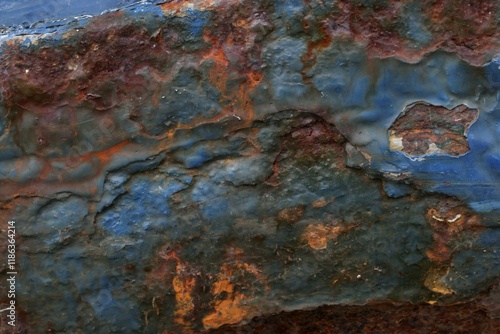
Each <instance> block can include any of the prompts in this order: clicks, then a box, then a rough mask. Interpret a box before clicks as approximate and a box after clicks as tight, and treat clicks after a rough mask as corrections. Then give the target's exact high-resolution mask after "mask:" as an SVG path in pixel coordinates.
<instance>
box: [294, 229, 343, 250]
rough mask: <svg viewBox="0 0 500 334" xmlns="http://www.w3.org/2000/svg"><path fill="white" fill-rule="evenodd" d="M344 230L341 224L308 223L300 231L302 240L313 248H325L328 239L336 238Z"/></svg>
mask: <svg viewBox="0 0 500 334" xmlns="http://www.w3.org/2000/svg"><path fill="white" fill-rule="evenodd" d="M343 230H344V228H343V227H341V226H331V225H323V224H309V225H307V227H306V229H305V230H304V232H303V233H302V240H305V241H307V244H308V245H309V247H311V248H312V249H315V250H320V249H326V247H327V244H328V240H332V239H335V238H337V236H338V235H339V234H340V233H341V232H342V231H343Z"/></svg>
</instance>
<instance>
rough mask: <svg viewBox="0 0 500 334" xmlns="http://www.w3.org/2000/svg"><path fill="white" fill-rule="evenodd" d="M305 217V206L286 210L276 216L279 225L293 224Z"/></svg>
mask: <svg viewBox="0 0 500 334" xmlns="http://www.w3.org/2000/svg"><path fill="white" fill-rule="evenodd" d="M303 215H304V206H296V207H292V208H286V209H283V210H281V211H280V212H278V215H277V216H276V221H277V222H278V223H286V224H293V223H296V222H298V221H299V220H300V218H302V216H303Z"/></svg>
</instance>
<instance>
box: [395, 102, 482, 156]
mask: <svg viewBox="0 0 500 334" xmlns="http://www.w3.org/2000/svg"><path fill="white" fill-rule="evenodd" d="M478 114H479V112H478V110H477V109H471V108H468V107H466V106H465V105H463V104H462V105H459V106H457V107H455V108H453V109H451V110H450V109H447V108H444V107H438V106H433V105H429V104H426V103H422V102H418V103H415V104H412V105H410V106H409V107H407V108H406V110H405V111H404V113H403V114H402V115H401V116H400V117H398V119H397V120H396V121H395V122H394V123H393V124H392V126H391V127H390V128H389V141H390V147H391V149H393V150H397V151H401V152H404V153H406V154H408V155H410V156H423V155H427V154H433V153H437V154H444V155H450V156H460V155H464V154H465V153H467V152H468V151H469V143H468V141H467V137H466V134H467V132H468V130H469V127H470V126H471V125H472V123H474V122H475V121H476V119H477V117H478Z"/></svg>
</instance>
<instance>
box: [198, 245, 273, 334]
mask: <svg viewBox="0 0 500 334" xmlns="http://www.w3.org/2000/svg"><path fill="white" fill-rule="evenodd" d="M228 257H229V260H230V261H229V262H227V263H224V264H223V265H222V266H221V268H220V272H219V273H218V275H217V279H216V281H215V282H214V283H213V284H212V289H211V293H212V296H213V297H212V300H213V301H212V306H213V310H214V311H213V312H212V313H210V314H208V315H206V316H205V317H204V318H203V325H204V327H205V329H211V328H218V327H220V326H223V325H226V324H236V323H239V322H241V321H242V320H250V319H251V318H252V317H254V316H256V315H258V314H259V309H258V307H256V306H252V305H251V302H252V300H253V299H254V297H255V296H254V294H255V291H254V289H255V286H256V282H253V283H250V282H252V280H249V279H248V274H251V275H253V276H254V277H255V278H257V280H258V282H259V283H258V284H260V285H262V286H263V289H264V290H265V291H267V290H268V289H269V287H268V286H267V285H266V284H265V282H266V279H265V277H264V276H263V275H262V274H261V273H260V271H259V270H258V269H257V268H256V267H255V266H254V265H252V264H248V263H246V262H243V261H242V260H241V259H242V258H243V257H244V254H243V251H242V250H240V249H238V248H230V249H229V250H228Z"/></svg>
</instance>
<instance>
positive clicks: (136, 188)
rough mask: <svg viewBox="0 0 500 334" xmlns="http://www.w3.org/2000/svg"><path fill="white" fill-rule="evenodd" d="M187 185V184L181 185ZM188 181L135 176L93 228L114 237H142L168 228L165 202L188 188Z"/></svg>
mask: <svg viewBox="0 0 500 334" xmlns="http://www.w3.org/2000/svg"><path fill="white" fill-rule="evenodd" d="M185 182H188V183H185ZM190 182H191V179H190V178H189V177H187V178H186V177H184V178H183V179H182V180H177V179H176V178H171V177H168V176H165V175H161V174H160V175H157V176H149V175H139V176H136V177H135V178H134V179H133V180H131V181H130V183H129V184H128V186H127V188H128V192H127V194H124V195H122V197H120V198H119V199H118V200H116V203H115V204H114V205H113V207H111V208H110V209H108V210H106V211H104V212H103V213H102V214H101V215H100V216H99V217H98V219H97V224H98V226H100V227H101V228H104V229H105V230H106V231H108V232H110V233H112V234H113V235H117V236H125V235H131V234H144V233H145V232H146V231H148V230H150V229H159V230H162V229H164V228H165V224H168V216H169V214H170V206H169V203H168V201H169V199H170V196H172V195H173V194H174V193H176V192H179V191H181V190H183V189H185V188H187V187H188V186H189V183H190Z"/></svg>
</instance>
